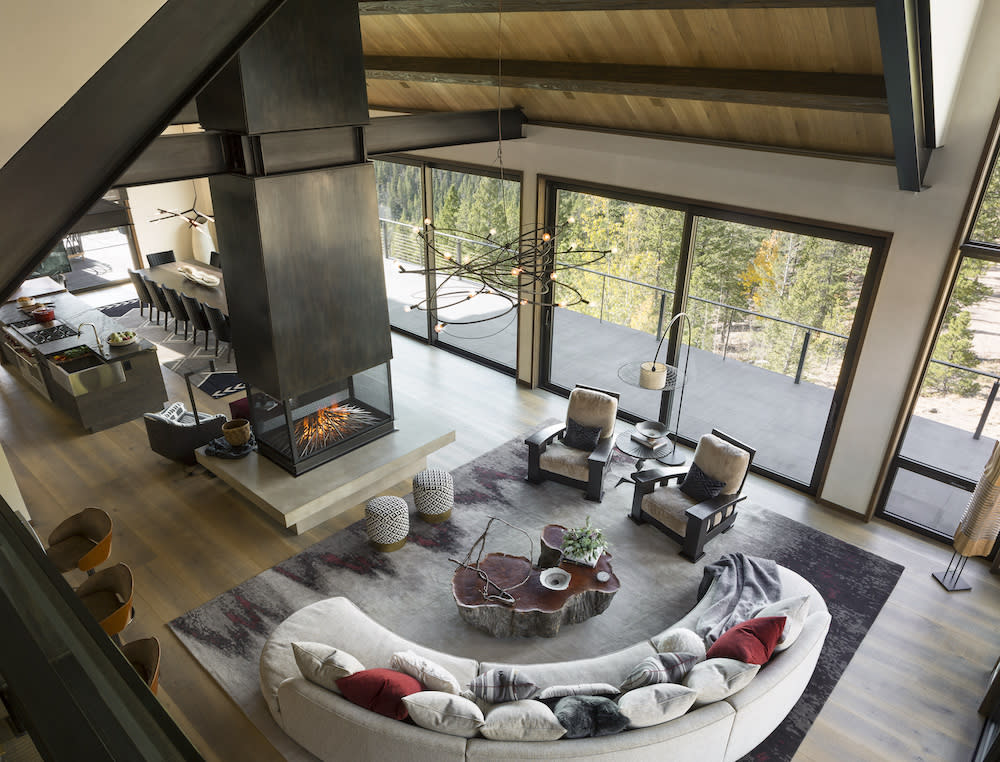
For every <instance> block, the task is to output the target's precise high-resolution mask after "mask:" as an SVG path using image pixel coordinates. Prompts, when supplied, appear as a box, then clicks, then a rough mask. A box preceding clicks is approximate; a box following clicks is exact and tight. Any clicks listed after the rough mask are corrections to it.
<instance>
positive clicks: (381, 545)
mask: <svg viewBox="0 0 1000 762" xmlns="http://www.w3.org/2000/svg"><path fill="white" fill-rule="evenodd" d="M365 528H366V529H367V531H368V539H369V540H371V543H372V545H374V546H375V547H376V548H378V549H379V550H382V551H385V552H389V551H392V550H399V549H400V548H401V547H403V546H404V545H405V544H406V535H407V534H408V533H409V531H410V507H409V506H408V505H407V504H406V501H405V500H403V498H401V497H394V496H392V495H383V496H381V497H373V498H372V499H371V500H369V501H368V502H367V503H365Z"/></svg>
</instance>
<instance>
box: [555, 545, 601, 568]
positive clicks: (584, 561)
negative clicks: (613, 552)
mask: <svg viewBox="0 0 1000 762" xmlns="http://www.w3.org/2000/svg"><path fill="white" fill-rule="evenodd" d="M602 555H604V548H603V547H601V548H595V549H594V550H592V551H590V553H588V554H587V555H585V556H576V555H572V554H569V553H566V551H563V553H562V557H563V558H564V559H565V560H567V561H571V562H572V563H574V564H579V565H580V566H590V567H594V566H597V562H598V561H600V560H601V556H602Z"/></svg>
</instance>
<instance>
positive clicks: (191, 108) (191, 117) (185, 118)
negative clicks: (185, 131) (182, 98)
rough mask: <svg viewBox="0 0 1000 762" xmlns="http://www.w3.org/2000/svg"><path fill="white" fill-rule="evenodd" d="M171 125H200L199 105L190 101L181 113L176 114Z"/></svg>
mask: <svg viewBox="0 0 1000 762" xmlns="http://www.w3.org/2000/svg"><path fill="white" fill-rule="evenodd" d="M170 123H171V124H198V104H197V103H195V101H194V100H190V101H188V103H186V104H185V105H184V108H182V109H181V110H180V111H178V112H177V113H176V114H174V116H173V118H172V119H171V120H170Z"/></svg>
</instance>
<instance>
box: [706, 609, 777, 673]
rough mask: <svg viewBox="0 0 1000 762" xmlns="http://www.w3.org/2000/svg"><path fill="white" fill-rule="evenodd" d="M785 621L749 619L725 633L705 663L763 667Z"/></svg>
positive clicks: (764, 618)
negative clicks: (729, 662) (732, 661)
mask: <svg viewBox="0 0 1000 762" xmlns="http://www.w3.org/2000/svg"><path fill="white" fill-rule="evenodd" d="M785 619H786V618H785V617H783V616H764V617H760V618H759V619H748V620H747V621H745V622H743V623H742V624H738V625H736V626H735V627H732V628H730V629H728V630H726V631H725V632H724V633H723V634H722V637H720V638H719V639H718V640H717V641H715V643H713V644H712V647H711V648H709V649H708V654H707V656H706V658H707V659H735V660H736V661H742V662H744V663H746V664H766V663H767V660H768V659H770V658H771V654H773V653H774V647H775V646H776V645H778V641H779V640H780V639H781V633H782V632H783V631H784V629H785Z"/></svg>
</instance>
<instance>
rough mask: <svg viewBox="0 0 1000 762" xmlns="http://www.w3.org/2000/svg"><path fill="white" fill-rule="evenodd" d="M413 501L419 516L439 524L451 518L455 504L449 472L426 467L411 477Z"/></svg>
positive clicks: (453, 488)
mask: <svg viewBox="0 0 1000 762" xmlns="http://www.w3.org/2000/svg"><path fill="white" fill-rule="evenodd" d="M413 502H414V503H415V504H416V506H417V512H418V513H419V514H420V518H422V519H423V520H424V521H427V522H428V523H431V524H440V523H441V522H442V521H447V520H448V519H450V518H451V509H452V507H453V506H454V505H455V486H454V484H453V482H452V480H451V474H450V473H448V472H447V471H442V470H441V469H440V468H428V469H427V470H426V471H421V472H420V473H419V474H417V475H416V476H414V477H413Z"/></svg>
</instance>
